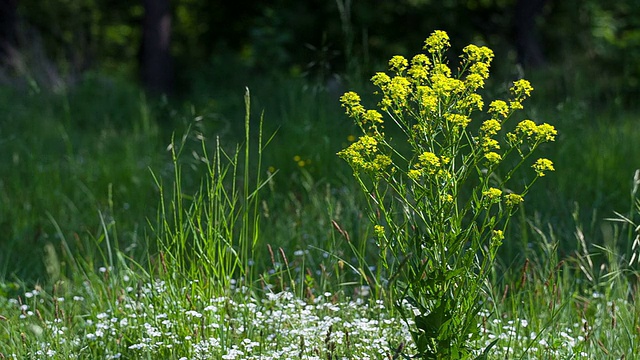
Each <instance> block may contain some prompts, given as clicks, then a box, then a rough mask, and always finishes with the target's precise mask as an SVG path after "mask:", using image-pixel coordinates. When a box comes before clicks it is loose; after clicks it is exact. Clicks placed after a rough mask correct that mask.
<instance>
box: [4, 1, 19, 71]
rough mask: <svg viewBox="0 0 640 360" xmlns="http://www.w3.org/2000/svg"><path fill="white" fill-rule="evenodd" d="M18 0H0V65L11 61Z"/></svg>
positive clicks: (14, 45) (14, 43)
mask: <svg viewBox="0 0 640 360" xmlns="http://www.w3.org/2000/svg"><path fill="white" fill-rule="evenodd" d="M17 8H18V0H0V65H7V64H11V63H12V59H11V57H12V54H13V53H14V49H15V48H16V42H17V36H16V25H17Z"/></svg>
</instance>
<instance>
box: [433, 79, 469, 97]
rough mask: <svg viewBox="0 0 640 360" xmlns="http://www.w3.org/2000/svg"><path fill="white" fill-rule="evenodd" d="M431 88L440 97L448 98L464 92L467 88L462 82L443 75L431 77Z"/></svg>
mask: <svg viewBox="0 0 640 360" xmlns="http://www.w3.org/2000/svg"><path fill="white" fill-rule="evenodd" d="M431 88H432V89H433V91H434V92H435V94H436V95H438V96H443V97H448V96H450V95H452V94H459V93H462V92H464V90H465V86H464V83H463V82H462V81H461V80H458V79H453V78H450V77H447V76H445V75H443V74H433V75H432V76H431Z"/></svg>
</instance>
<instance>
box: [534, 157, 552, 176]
mask: <svg viewBox="0 0 640 360" xmlns="http://www.w3.org/2000/svg"><path fill="white" fill-rule="evenodd" d="M531 167H532V168H533V170H535V172H536V174H537V175H538V176H545V175H546V174H545V173H544V172H545V171H555V170H556V169H554V168H553V162H552V161H551V160H549V159H538V160H536V162H535V163H534V164H533V165H532V166H531Z"/></svg>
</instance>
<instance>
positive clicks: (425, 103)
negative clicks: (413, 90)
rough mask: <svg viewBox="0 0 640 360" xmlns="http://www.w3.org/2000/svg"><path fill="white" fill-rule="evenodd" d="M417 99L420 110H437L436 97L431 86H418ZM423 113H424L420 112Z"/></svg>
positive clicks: (427, 111) (426, 111)
mask: <svg viewBox="0 0 640 360" xmlns="http://www.w3.org/2000/svg"><path fill="white" fill-rule="evenodd" d="M417 91H418V101H419V102H420V104H419V105H420V106H421V108H422V111H423V112H425V113H429V112H434V111H436V110H438V97H437V96H436V95H435V92H434V91H433V89H432V88H430V87H428V86H418V87H417ZM422 115H425V114H422Z"/></svg>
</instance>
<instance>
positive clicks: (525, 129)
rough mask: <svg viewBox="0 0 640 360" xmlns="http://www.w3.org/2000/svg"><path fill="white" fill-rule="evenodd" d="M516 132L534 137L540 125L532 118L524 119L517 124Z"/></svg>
mask: <svg viewBox="0 0 640 360" xmlns="http://www.w3.org/2000/svg"><path fill="white" fill-rule="evenodd" d="M515 132H516V134H518V135H521V136H526V137H527V138H532V137H534V136H536V134H537V133H538V125H536V123H534V122H533V121H531V120H522V121H520V123H519V124H518V125H516V130H515Z"/></svg>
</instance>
